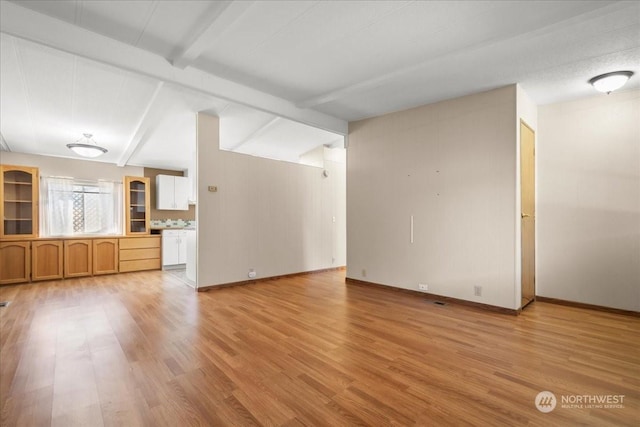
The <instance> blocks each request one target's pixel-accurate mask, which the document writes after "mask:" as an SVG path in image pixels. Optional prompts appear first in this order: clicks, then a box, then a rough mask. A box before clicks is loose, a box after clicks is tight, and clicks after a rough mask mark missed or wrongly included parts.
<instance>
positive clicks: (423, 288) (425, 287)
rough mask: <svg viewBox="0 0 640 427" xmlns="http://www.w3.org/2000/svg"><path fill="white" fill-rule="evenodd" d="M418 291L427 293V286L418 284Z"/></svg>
mask: <svg viewBox="0 0 640 427" xmlns="http://www.w3.org/2000/svg"><path fill="white" fill-rule="evenodd" d="M418 289H420V290H421V291H428V290H429V285H427V284H424V283H420V284H418Z"/></svg>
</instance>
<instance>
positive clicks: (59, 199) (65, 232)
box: [40, 177, 73, 236]
mask: <svg viewBox="0 0 640 427" xmlns="http://www.w3.org/2000/svg"><path fill="white" fill-rule="evenodd" d="M42 190H43V191H42V196H44V200H41V201H40V230H41V234H42V235H43V236H69V235H72V234H73V179H71V178H53V177H48V178H43V179H42Z"/></svg>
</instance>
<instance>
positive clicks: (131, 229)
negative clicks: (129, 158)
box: [124, 176, 150, 235]
mask: <svg viewBox="0 0 640 427" xmlns="http://www.w3.org/2000/svg"><path fill="white" fill-rule="evenodd" d="M149 183H150V181H149V178H146V177H140V176H125V177H124V194H125V213H126V218H125V234H126V235H137V234H149V197H150V195H149V191H150V184H149Z"/></svg>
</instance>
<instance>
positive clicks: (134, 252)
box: [120, 248, 160, 261]
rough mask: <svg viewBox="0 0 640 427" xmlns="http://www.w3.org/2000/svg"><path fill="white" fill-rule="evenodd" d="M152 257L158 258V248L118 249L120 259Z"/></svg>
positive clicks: (130, 259)
mask: <svg viewBox="0 0 640 427" xmlns="http://www.w3.org/2000/svg"><path fill="white" fill-rule="evenodd" d="M154 258H160V248H145V249H125V250H121V251H120V261H132V260H136V259H154Z"/></svg>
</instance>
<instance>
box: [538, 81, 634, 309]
mask: <svg viewBox="0 0 640 427" xmlns="http://www.w3.org/2000/svg"><path fill="white" fill-rule="evenodd" d="M639 118H640V91H638V90H635V91H628V92H621V93H613V94H611V95H597V96H594V97H592V98H588V99H582V100H578V101H573V102H564V103H559V104H553V105H546V106H542V107H540V108H539V133H538V151H537V153H536V154H537V158H538V206H537V209H538V211H537V226H538V262H537V264H538V266H537V271H538V276H537V294H538V295H540V296H545V297H549V298H558V299H563V300H569V301H576V302H581V303H586V304H595V305H602V306H607V307H613V308H619V309H623V310H634V311H640V119H639Z"/></svg>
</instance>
